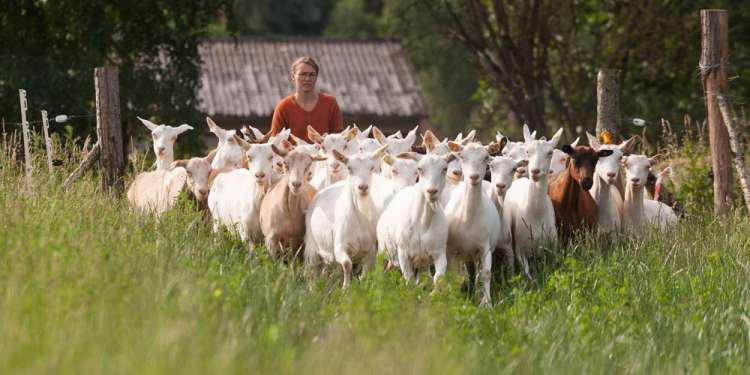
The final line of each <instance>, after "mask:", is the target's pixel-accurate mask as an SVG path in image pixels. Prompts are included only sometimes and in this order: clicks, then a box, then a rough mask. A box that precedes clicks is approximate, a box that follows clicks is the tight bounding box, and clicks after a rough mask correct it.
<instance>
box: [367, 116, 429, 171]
mask: <svg viewBox="0 0 750 375" xmlns="http://www.w3.org/2000/svg"><path fill="white" fill-rule="evenodd" d="M418 129H419V125H417V126H415V127H414V129H412V130H410V131H409V133H407V134H406V137H404V138H401V137H397V136H396V134H391V135H390V136H388V137H385V136H384V135H383V133H382V132H381V131H380V129H378V128H376V127H374V128H372V135H373V137H375V140H377V141H378V143H380V145H381V146H388V153H389V154H391V155H398V154H402V153H404V152H409V151H411V146H412V145H413V144H414V141H416V140H417V130H418ZM399 133H400V131H399ZM397 134H398V133H397ZM381 169H382V173H383V175H384V176H385V177H386V178H391V167H390V166H389V165H388V164H386V163H385V162H383V163H382V168H381Z"/></svg>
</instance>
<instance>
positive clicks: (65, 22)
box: [0, 0, 231, 134]
mask: <svg viewBox="0 0 750 375" xmlns="http://www.w3.org/2000/svg"><path fill="white" fill-rule="evenodd" d="M230 2H231V0H198V1H190V2H175V1H141V0H130V1H118V0H100V1H96V2H93V3H92V2H89V1H76V0H57V1H39V0H10V1H5V2H3V6H2V7H0V40H2V41H3V43H2V44H0V71H2V72H3V75H2V78H0V113H2V116H3V117H5V118H6V119H15V118H18V89H19V88H25V89H27V90H28V92H29V105H30V109H42V108H45V109H48V110H50V112H51V114H55V113H67V114H86V113H93V111H94V80H93V72H94V67H97V66H102V65H105V64H109V65H116V66H118V67H119V68H120V97H121V98H122V118H123V119H124V120H126V121H132V120H133V119H134V118H135V115H140V116H145V117H157V118H158V119H160V120H162V121H165V122H169V123H179V122H187V121H195V120H196V119H197V117H196V109H197V100H196V97H195V93H196V92H197V88H198V85H199V83H200V82H199V73H200V60H199V56H198V43H199V41H200V39H201V38H202V37H204V36H206V35H208V29H209V25H211V24H212V23H215V22H216V21H217V19H219V18H220V16H227V17H229V19H231V13H229V14H227V13H225V12H228V11H231V7H230V5H231V4H230ZM93 121H94V120H93V119H89V121H88V122H87V123H86V122H79V123H76V124H75V129H74V130H75V131H76V132H77V133H79V134H80V133H83V132H85V131H90V130H91V129H93ZM138 129H139V130H140V128H138Z"/></svg>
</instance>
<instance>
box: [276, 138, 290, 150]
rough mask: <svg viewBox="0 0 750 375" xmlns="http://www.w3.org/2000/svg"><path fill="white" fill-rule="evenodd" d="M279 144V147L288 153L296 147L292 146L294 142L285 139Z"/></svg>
mask: <svg viewBox="0 0 750 375" xmlns="http://www.w3.org/2000/svg"><path fill="white" fill-rule="evenodd" d="M278 144H279V146H281V149H282V150H284V151H286V152H289V151H292V149H294V145H293V144H292V142H289V141H287V140H286V139H283V140H282V141H281V142H278Z"/></svg>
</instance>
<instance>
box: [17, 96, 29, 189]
mask: <svg viewBox="0 0 750 375" xmlns="http://www.w3.org/2000/svg"><path fill="white" fill-rule="evenodd" d="M18 98H19V100H20V102H21V127H22V132H23V157H24V161H25V162H26V163H25V164H26V191H29V192H30V191H31V150H30V149H29V148H30V146H29V142H30V138H31V134H30V133H29V122H28V121H27V120H26V111H27V110H28V109H29V105H28V102H27V101H26V90H24V89H20V90H18Z"/></svg>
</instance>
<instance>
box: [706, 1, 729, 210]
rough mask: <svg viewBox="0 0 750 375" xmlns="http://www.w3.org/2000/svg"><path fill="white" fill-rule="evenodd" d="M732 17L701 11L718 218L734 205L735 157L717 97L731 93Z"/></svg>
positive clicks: (716, 12)
mask: <svg viewBox="0 0 750 375" xmlns="http://www.w3.org/2000/svg"><path fill="white" fill-rule="evenodd" d="M727 19H728V16H727V12H726V11H725V10H722V9H703V10H701V59H700V72H701V80H702V81H703V89H704V90H705V98H706V109H707V112H708V113H707V114H706V117H707V119H708V139H709V143H710V145H711V165H712V167H713V171H714V214H716V215H722V216H723V215H726V214H728V213H729V209H730V206H731V203H732V157H731V154H730V150H731V148H730V145H729V134H728V133H727V128H726V126H725V124H724V122H723V121H722V118H721V111H720V109H719V105H718V103H717V100H716V99H717V98H716V97H717V95H719V94H721V93H723V92H727V89H728V84H727V72H726V63H727V56H728V54H729V37H728V21H727Z"/></svg>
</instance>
